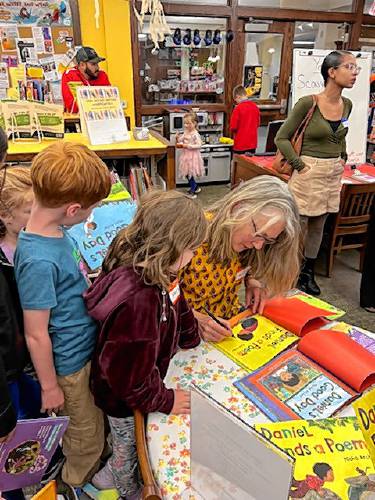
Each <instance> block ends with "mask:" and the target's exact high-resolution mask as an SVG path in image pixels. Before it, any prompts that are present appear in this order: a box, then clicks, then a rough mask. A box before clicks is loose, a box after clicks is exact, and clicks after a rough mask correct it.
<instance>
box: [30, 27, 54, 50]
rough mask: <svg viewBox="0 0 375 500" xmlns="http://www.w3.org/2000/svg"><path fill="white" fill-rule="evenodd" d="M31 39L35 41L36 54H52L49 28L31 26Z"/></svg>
mask: <svg viewBox="0 0 375 500" xmlns="http://www.w3.org/2000/svg"><path fill="white" fill-rule="evenodd" d="M32 32H33V38H34V40H35V48H36V51H37V52H38V54H40V53H47V54H53V52H54V48H53V41H52V32H51V28H50V27H49V26H43V27H39V26H33V28H32Z"/></svg>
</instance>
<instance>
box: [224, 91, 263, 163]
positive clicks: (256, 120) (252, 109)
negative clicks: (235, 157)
mask: <svg viewBox="0 0 375 500" xmlns="http://www.w3.org/2000/svg"><path fill="white" fill-rule="evenodd" d="M233 99H234V101H235V102H236V104H237V106H236V107H235V108H234V110H233V113H232V116H231V119H230V130H231V132H232V134H233V135H234V145H233V153H237V154H245V153H255V150H256V147H257V145H258V127H259V125H260V112H259V109H258V106H257V105H256V104H255V103H254V102H253V101H250V100H249V99H248V96H247V94H246V89H245V87H243V86H242V85H237V87H235V88H234V89H233Z"/></svg>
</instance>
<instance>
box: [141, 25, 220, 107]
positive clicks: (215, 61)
mask: <svg viewBox="0 0 375 500" xmlns="http://www.w3.org/2000/svg"><path fill="white" fill-rule="evenodd" d="M166 19H167V23H168V25H169V26H170V28H171V30H172V35H169V36H167V37H166V39H165V42H164V43H162V44H161V46H160V50H159V51H155V50H154V47H153V44H152V42H151V39H150V36H149V33H148V25H147V23H145V25H144V27H143V32H142V33H139V34H138V41H139V48H140V76H141V81H142V104H159V105H162V104H194V103H223V102H224V74H225V54H226V40H225V34H226V20H225V19H220V18H203V17H196V18H192V17H185V16H181V17H174V16H167V18H166ZM176 29H180V34H181V38H182V40H181V43H180V44H178V43H176V37H175V36H174V34H175V33H176ZM189 30H190V31H189ZM186 37H187V38H188V40H186ZM190 38H191V40H190ZM194 38H195V39H194ZM205 38H206V39H208V41H209V42H210V43H206V42H205Z"/></svg>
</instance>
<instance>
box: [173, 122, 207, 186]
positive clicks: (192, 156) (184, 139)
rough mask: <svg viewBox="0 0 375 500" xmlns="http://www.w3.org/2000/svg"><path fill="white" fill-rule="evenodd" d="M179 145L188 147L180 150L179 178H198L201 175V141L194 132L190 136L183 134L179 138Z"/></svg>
mask: <svg viewBox="0 0 375 500" xmlns="http://www.w3.org/2000/svg"><path fill="white" fill-rule="evenodd" d="M179 143H180V144H184V145H187V146H189V148H184V149H183V150H182V153H181V156H180V162H179V165H178V167H179V173H180V176H181V177H186V176H187V175H188V176H189V177H200V176H201V175H203V160H202V156H201V151H200V148H201V146H202V141H201V138H200V135H199V134H198V132H197V131H196V130H195V131H194V132H192V133H191V134H190V133H188V132H184V133H183V134H182V136H180V138H179Z"/></svg>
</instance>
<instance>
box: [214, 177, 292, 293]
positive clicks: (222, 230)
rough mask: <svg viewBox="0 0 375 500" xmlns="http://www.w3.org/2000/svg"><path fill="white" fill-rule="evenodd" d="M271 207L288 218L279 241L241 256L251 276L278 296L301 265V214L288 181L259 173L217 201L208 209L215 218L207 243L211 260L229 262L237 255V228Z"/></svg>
mask: <svg viewBox="0 0 375 500" xmlns="http://www.w3.org/2000/svg"><path fill="white" fill-rule="evenodd" d="M270 209H275V210H276V211H279V212H280V213H281V214H282V219H283V220H284V221H285V229H284V231H282V233H281V234H280V235H279V236H278V238H277V241H276V243H274V244H273V245H265V246H264V247H263V248H262V249H261V250H255V249H250V250H246V251H244V252H241V253H240V254H239V255H240V260H241V262H242V264H243V266H251V275H252V276H253V277H254V278H256V279H260V280H262V281H264V282H265V284H266V286H267V288H268V290H269V291H270V293H271V294H273V295H277V294H280V293H285V292H286V291H287V290H289V289H290V288H292V287H293V286H294V284H295V282H296V279H297V277H298V274H299V268H300V235H301V227H300V222H299V213H298V208H297V205H296V202H295V200H294V197H293V195H292V194H291V192H290V191H289V189H288V186H287V184H286V183H285V182H283V181H281V180H280V179H278V178H277V177H273V176H269V175H262V176H258V177H255V178H253V179H251V180H249V181H246V182H244V183H242V184H240V185H239V186H238V187H237V188H235V189H234V190H233V191H231V192H230V193H229V194H227V195H226V196H225V197H224V198H222V199H221V200H219V201H218V202H216V203H215V204H214V205H213V206H211V207H210V208H209V209H208V212H209V214H210V217H211V219H210V224H209V228H208V238H207V242H208V249H209V257H210V259H211V260H213V261H216V262H223V263H224V264H225V263H229V262H230V260H232V259H233V258H234V257H235V255H236V253H235V252H234V250H233V249H232V235H233V231H234V229H235V228H237V227H238V226H241V225H243V224H247V223H249V221H250V219H251V218H252V217H253V216H254V215H255V214H259V213H266V214H267V213H268V212H269V211H270Z"/></svg>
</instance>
